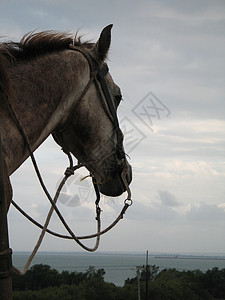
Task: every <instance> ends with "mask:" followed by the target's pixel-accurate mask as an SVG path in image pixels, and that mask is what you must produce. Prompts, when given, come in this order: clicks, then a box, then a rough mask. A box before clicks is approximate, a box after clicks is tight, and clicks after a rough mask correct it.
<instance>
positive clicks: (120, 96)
mask: <svg viewBox="0 0 225 300" xmlns="http://www.w3.org/2000/svg"><path fill="white" fill-rule="evenodd" d="M115 99H116V102H117V104H118V105H119V104H120V101H121V100H123V98H122V95H117V96H115Z"/></svg>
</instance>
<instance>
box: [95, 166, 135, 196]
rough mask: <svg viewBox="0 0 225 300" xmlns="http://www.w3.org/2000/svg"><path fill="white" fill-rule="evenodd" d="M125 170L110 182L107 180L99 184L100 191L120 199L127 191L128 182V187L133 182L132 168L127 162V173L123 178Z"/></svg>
mask: <svg viewBox="0 0 225 300" xmlns="http://www.w3.org/2000/svg"><path fill="white" fill-rule="evenodd" d="M123 171H124V169H122V170H120V172H118V173H116V174H115V175H114V176H113V177H111V178H110V180H106V181H105V182H104V183H102V184H99V185H98V188H99V191H100V192H101V193H102V194H104V195H106V196H111V197H118V196H120V195H122V194H123V193H124V192H125V191H126V190H127V187H126V184H125V182H124V181H126V183H127V185H129V184H130V183H131V181H132V168H131V166H130V164H128V163H127V162H126V172H125V174H124V175H123V176H122V173H123Z"/></svg>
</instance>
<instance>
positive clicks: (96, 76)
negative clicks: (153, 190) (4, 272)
mask: <svg viewBox="0 0 225 300" xmlns="http://www.w3.org/2000/svg"><path fill="white" fill-rule="evenodd" d="M70 49H71V50H74V51H78V52H81V53H82V54H83V55H84V56H85V57H86V59H87V60H88V63H89V66H90V71H91V75H90V80H89V81H88V83H87V85H86V87H85V88H84V90H83V92H82V93H81V95H80V97H79V98H78V100H77V102H76V104H75V105H74V107H73V109H72V110H71V112H70V115H69V118H68V120H67V121H66V124H64V126H65V125H67V124H68V122H69V121H70V119H71V117H72V115H73V113H74V112H75V111H76V109H77V108H78V106H79V104H80V103H81V100H82V99H83V97H84V95H85V94H86V92H87V91H88V89H89V87H90V85H91V83H92V82H93V81H94V83H95V86H96V89H97V92H98V94H99V96H100V99H101V104H102V106H103V108H104V111H105V112H106V114H107V115H108V117H109V118H110V120H111V121H112V123H113V124H114V129H115V130H116V133H117V145H116V150H115V151H116V152H117V155H118V156H119V158H120V159H121V161H122V164H123V171H122V174H121V178H122V180H123V182H124V185H125V187H126V190H127V194H128V195H127V198H126V200H125V201H124V206H123V208H122V210H121V212H120V214H119V215H118V217H117V218H116V220H115V221H114V222H113V223H112V224H111V225H109V226H108V227H107V228H105V229H104V230H102V231H101V220H100V214H101V208H100V206H99V202H100V193H99V190H98V186H97V184H96V182H95V179H94V177H92V182H93V186H94V189H95V193H96V201H95V205H96V221H97V233H95V234H90V235H86V236H76V235H75V234H74V233H73V231H72V230H71V229H70V227H69V226H68V224H67V223H66V221H65V220H64V218H63V216H62V215H61V213H60V211H59V209H58V208H57V206H56V202H57V200H58V197H59V195H60V191H61V190H62V188H63V186H64V184H65V183H66V181H67V179H68V178H69V177H70V176H71V175H73V174H74V172H75V171H76V170H77V169H79V168H81V167H84V166H87V165H88V164H91V163H93V162H98V161H103V160H105V159H107V158H108V157H109V156H111V155H112V154H114V153H115V151H113V153H110V154H108V155H106V156H105V157H103V158H102V159H100V160H95V161H89V162H85V163H78V164H77V165H76V166H73V160H72V157H71V155H70V153H69V152H68V151H67V149H66V147H63V151H64V152H65V153H66V154H67V156H68V158H69V162H70V166H69V167H68V168H67V170H66V171H65V176H64V178H63V179H62V181H61V183H60V184H59V187H58V189H57V191H56V193H55V197H54V199H52V197H51V196H50V194H49V192H48V190H47V188H46V186H45V184H44V181H43V179H42V176H41V173H40V171H39V168H38V165H37V162H36V159H35V157H34V154H33V151H32V149H31V145H30V142H29V140H28V137H27V135H26V133H25V131H24V129H23V126H22V124H21V122H20V121H19V118H18V117H17V115H16V113H15V111H14V109H13V107H12V106H11V104H10V101H9V97H7V100H8V101H6V102H7V106H8V110H9V111H10V113H11V115H12V117H13V119H14V121H15V123H16V125H17V127H18V129H19V131H20V133H21V135H22V137H23V139H24V142H25V145H26V147H27V149H28V152H29V155H30V157H31V160H32V163H33V166H34V169H35V171H36V174H37V177H38V179H39V182H40V184H41V186H42V189H43V190H44V192H45V194H46V196H47V198H48V199H49V201H50V203H51V208H50V210H49V213H48V216H47V218H46V221H45V224H44V225H41V224H39V223H38V222H36V221H35V220H34V219H32V218H31V217H30V216H29V215H28V214H27V213H25V212H24V211H23V210H22V209H21V208H20V207H19V206H18V205H17V204H16V203H15V202H14V201H13V200H12V204H13V205H14V207H15V208H16V209H18V210H19V211H20V212H21V213H22V214H23V215H24V216H25V217H26V218H28V219H29V220H30V221H31V222H32V223H34V224H35V225H36V226H38V227H39V228H41V229H42V231H41V234H40V236H39V239H38V242H37V244H36V246H35V248H34V249H33V251H32V253H31V255H30V257H29V259H28V261H27V263H26V265H25V267H24V269H23V271H20V270H18V269H17V268H15V267H13V270H14V271H15V272H16V273H18V274H20V275H24V274H25V273H26V271H27V270H28V268H29V265H30V263H31V261H32V259H33V258H34V256H35V254H36V252H37V251H38V249H39V247H40V245H41V242H42V240H43V238H44V235H45V233H46V232H48V233H50V234H52V235H55V236H57V237H60V238H65V239H73V240H75V241H76V242H77V243H78V244H79V245H80V246H81V247H82V248H84V249H85V250H87V251H90V252H94V251H95V250H97V248H98V246H99V242H100V236H101V235H103V234H104V233H106V232H108V231H109V230H110V229H112V228H113V227H114V226H115V225H116V224H117V223H118V222H119V221H120V220H121V219H123V215H124V214H125V212H126V210H127V208H128V207H129V206H131V205H132V200H131V191H130V188H129V186H128V183H127V179H126V175H127V173H128V164H127V162H126V160H125V153H124V150H123V147H122V138H123V136H122V132H121V130H120V128H119V122H118V119H117V115H116V112H115V108H114V106H113V102H112V99H111V96H110V92H109V90H108V87H107V84H106V82H105V79H104V77H105V75H106V74H107V72H108V67H107V65H106V64H104V65H103V68H102V69H99V65H98V63H97V62H96V61H95V60H94V58H93V57H92V56H91V55H90V54H89V53H88V52H86V51H84V50H83V49H80V48H78V47H75V46H70ZM98 82H99V83H100V86H101V89H102V91H101V89H100V86H99V83H98ZM102 92H103V95H104V97H105V100H106V102H107V105H108V107H106V106H105V104H104V98H103V95H102ZM54 138H56V139H57V137H54ZM54 210H55V212H56V213H57V215H58V217H59V219H60V220H61V222H62V224H63V225H64V227H65V228H66V230H67V231H68V233H69V234H70V235H69V236H67V235H61V234H59V233H55V232H54V231H51V230H49V229H48V228H47V227H48V225H49V222H50V219H51V216H52V214H53V212H54ZM90 238H96V242H95V246H94V247H93V248H89V247H87V246H85V245H84V244H83V243H81V242H80V240H82V239H90Z"/></svg>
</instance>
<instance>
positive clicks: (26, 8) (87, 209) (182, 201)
mask: <svg viewBox="0 0 225 300" xmlns="http://www.w3.org/2000/svg"><path fill="white" fill-rule="evenodd" d="M110 23H113V24H114V27H113V31H112V45H111V49H110V57H109V58H110V61H109V67H110V71H111V74H112V76H113V78H114V80H115V81H116V83H117V84H118V85H120V87H121V89H122V92H123V99H124V101H123V102H122V103H121V105H120V108H119V119H120V123H121V127H122V129H123V131H124V134H125V138H126V139H125V147H126V150H127V153H128V154H129V156H130V157H131V159H130V163H131V164H132V166H133V183H132V185H131V189H132V198H133V201H134V203H133V206H132V207H130V208H129V210H128V211H127V213H126V215H125V217H124V219H123V220H122V221H121V222H120V223H119V224H118V225H117V227H116V228H115V229H113V230H112V231H111V232H109V233H107V234H106V235H105V236H103V237H102V241H101V245H100V248H99V250H100V251H127V250H129V251H146V250H147V249H148V250H149V251H150V252H156V251H157V252H176V253H178V252H206V253H212V252H214V253H215V252H216V253H222V254H225V239H224V236H225V185H224V181H225V163H224V154H225V153H224V150H225V134H224V131H225V120H224V113H225V103H224V95H225V84H224V78H225V77H224V75H225V60H224V54H225V40H224V28H225V1H224V0H221V1H220V0H190V1H185V0H171V1H170V0H157V1H156V0H153V1H150V0H149V1H147V0H145V1H134V0H130V1H128V0H124V1H118V0H116V1H103V0H95V1H91V0H83V1H76V0H73V1H72V0H63V1H56V0H54V1H53V0H52V1H51V0H49V1H47V0H45V1H44V0H43V1H36V0H35V1H33V0H29V1H28V0H20V1H16V0H7V1H5V0H0V36H3V38H2V40H9V39H10V40H16V41H18V40H19V39H20V38H21V37H22V36H23V35H24V34H25V33H27V32H28V31H32V30H35V29H36V30H38V31H41V30H50V29H51V30H58V31H68V32H76V31H77V30H78V29H79V32H80V34H82V35H83V34H84V35H85V39H92V40H93V41H96V40H97V38H98V36H99V33H100V32H101V30H102V28H103V27H104V26H106V25H108V24H110ZM35 154H36V157H37V160H38V163H39V166H40V169H41V172H42V174H43V176H44V179H45V182H46V184H47V185H48V187H49V190H50V191H51V194H52V195H53V194H54V192H55V190H56V186H57V184H58V182H59V181H60V179H61V178H62V174H63V171H64V169H65V168H66V166H67V160H66V158H65V157H64V155H63V153H62V152H61V151H60V149H59V147H58V146H57V145H56V144H55V143H54V142H53V140H52V138H49V139H48V140H47V141H46V142H45V143H44V144H43V145H42V146H41V147H40V148H39V149H38V150H37V151H36V153H35ZM86 174H87V171H85V170H80V171H79V172H78V173H77V174H76V175H75V177H74V178H73V179H71V180H70V181H69V182H68V184H67V186H66V188H65V189H64V191H63V194H62V195H61V196H60V198H59V203H58V207H59V208H60V210H61V212H62V213H63V215H64V217H65V218H66V220H67V221H68V223H69V224H70V225H71V227H72V229H73V230H74V232H75V233H77V234H87V233H93V232H94V230H95V219H94V217H95V215H94V204H93V203H94V200H95V196H94V192H93V189H92V186H91V183H90V181H89V179H87V180H86V181H82V182H80V180H79V179H80V178H81V177H82V176H84V175H86ZM11 180H12V183H13V189H14V200H16V201H17V202H18V203H19V204H20V205H21V206H22V207H23V208H24V209H25V210H26V211H27V212H29V213H30V214H31V215H32V216H33V217H35V218H36V219H37V220H39V221H40V222H42V223H43V222H44V219H45V216H46V214H47V211H48V209H49V204H48V201H47V199H46V198H45V196H44V194H43V192H42V191H41V188H40V186H39V184H38V181H37V179H36V176H35V174H34V171H33V168H32V165H31V163H30V161H29V160H28V161H27V162H26V163H24V164H23V166H21V167H20V169H19V170H18V171H16V172H15V174H14V175H13V176H12V178H11ZM125 197H126V195H125V194H124V195H123V196H121V197H119V198H116V199H111V198H107V197H103V198H102V204H101V206H102V209H103V213H102V218H103V226H107V225H108V224H109V223H110V222H112V221H113V220H114V219H115V217H116V216H117V215H118V213H119V211H120V209H121V208H122V205H123V200H124V199H125ZM50 227H51V229H54V230H57V231H60V232H63V233H64V229H63V228H62V225H61V224H60V222H59V221H58V219H57V217H56V216H54V217H53V219H52V221H51V224H50ZM9 228H10V245H11V247H12V248H13V250H14V251H19V250H25V251H29V250H31V249H32V247H33V246H34V244H35V242H36V239H37V238H38V235H39V229H37V228H35V227H34V226H33V225H32V224H30V223H29V222H28V221H26V220H25V219H24V218H23V217H22V216H20V214H19V213H18V212H17V211H16V210H15V209H14V208H13V207H11V208H10V212H9ZM91 244H93V242H89V243H88V245H91ZM41 250H42V251H45V250H54V251H64V250H68V251H80V248H79V246H77V245H76V244H75V243H73V242H71V241H63V240H60V239H57V238H53V237H50V236H49V235H46V237H45V240H44V242H43V245H42V246H41Z"/></svg>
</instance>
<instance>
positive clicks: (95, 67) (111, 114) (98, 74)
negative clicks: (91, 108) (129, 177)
mask: <svg viewBox="0 0 225 300" xmlns="http://www.w3.org/2000/svg"><path fill="white" fill-rule="evenodd" d="M69 48H70V50H73V51H77V52H80V53H82V54H83V56H84V57H85V58H86V59H87V61H88V64H89V67H90V79H89V81H88V83H87V85H86V86H85V88H84V90H83V92H82V93H81V95H80V97H79V98H78V100H77V101H76V104H75V105H74V106H73V108H72V109H71V111H70V114H69V117H68V118H67V121H66V122H65V123H64V124H63V126H62V127H61V128H59V129H56V130H55V131H54V132H53V137H54V139H55V140H56V142H58V143H59V144H60V145H61V146H62V149H63V151H64V152H65V153H68V152H69V150H68V147H67V145H66V142H65V140H64V138H63V136H62V131H63V130H64V129H65V127H66V126H68V124H69V123H70V122H71V118H72V117H73V115H74V113H75V111H76V110H77V109H78V106H79V105H80V103H81V101H82V99H83V98H84V96H85V94H86V93H87V91H88V89H89V88H90V86H91V83H92V82H93V83H94V84H95V87H96V90H97V93H98V95H99V99H100V102H101V106H102V108H103V109H104V111H105V113H106V115H107V116H108V118H109V119H110V121H111V122H112V124H113V130H115V132H116V136H117V142H116V147H115V153H116V155H117V158H118V159H119V160H120V161H121V163H123V161H125V152H124V149H123V133H122V131H121V129H120V127H119V121H118V118H117V114H116V106H115V102H114V100H113V99H112V96H111V93H110V91H109V88H108V86H107V83H106V80H105V76H106V75H107V73H108V71H109V68H108V66H107V64H106V63H103V64H102V66H101V67H100V64H99V63H98V62H97V60H96V59H95V58H94V57H93V56H92V55H91V54H90V53H89V52H88V51H86V50H85V49H83V48H80V47H77V46H74V45H70V46H69ZM59 141H61V143H60V142H59ZM113 153H114V152H113Z"/></svg>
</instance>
